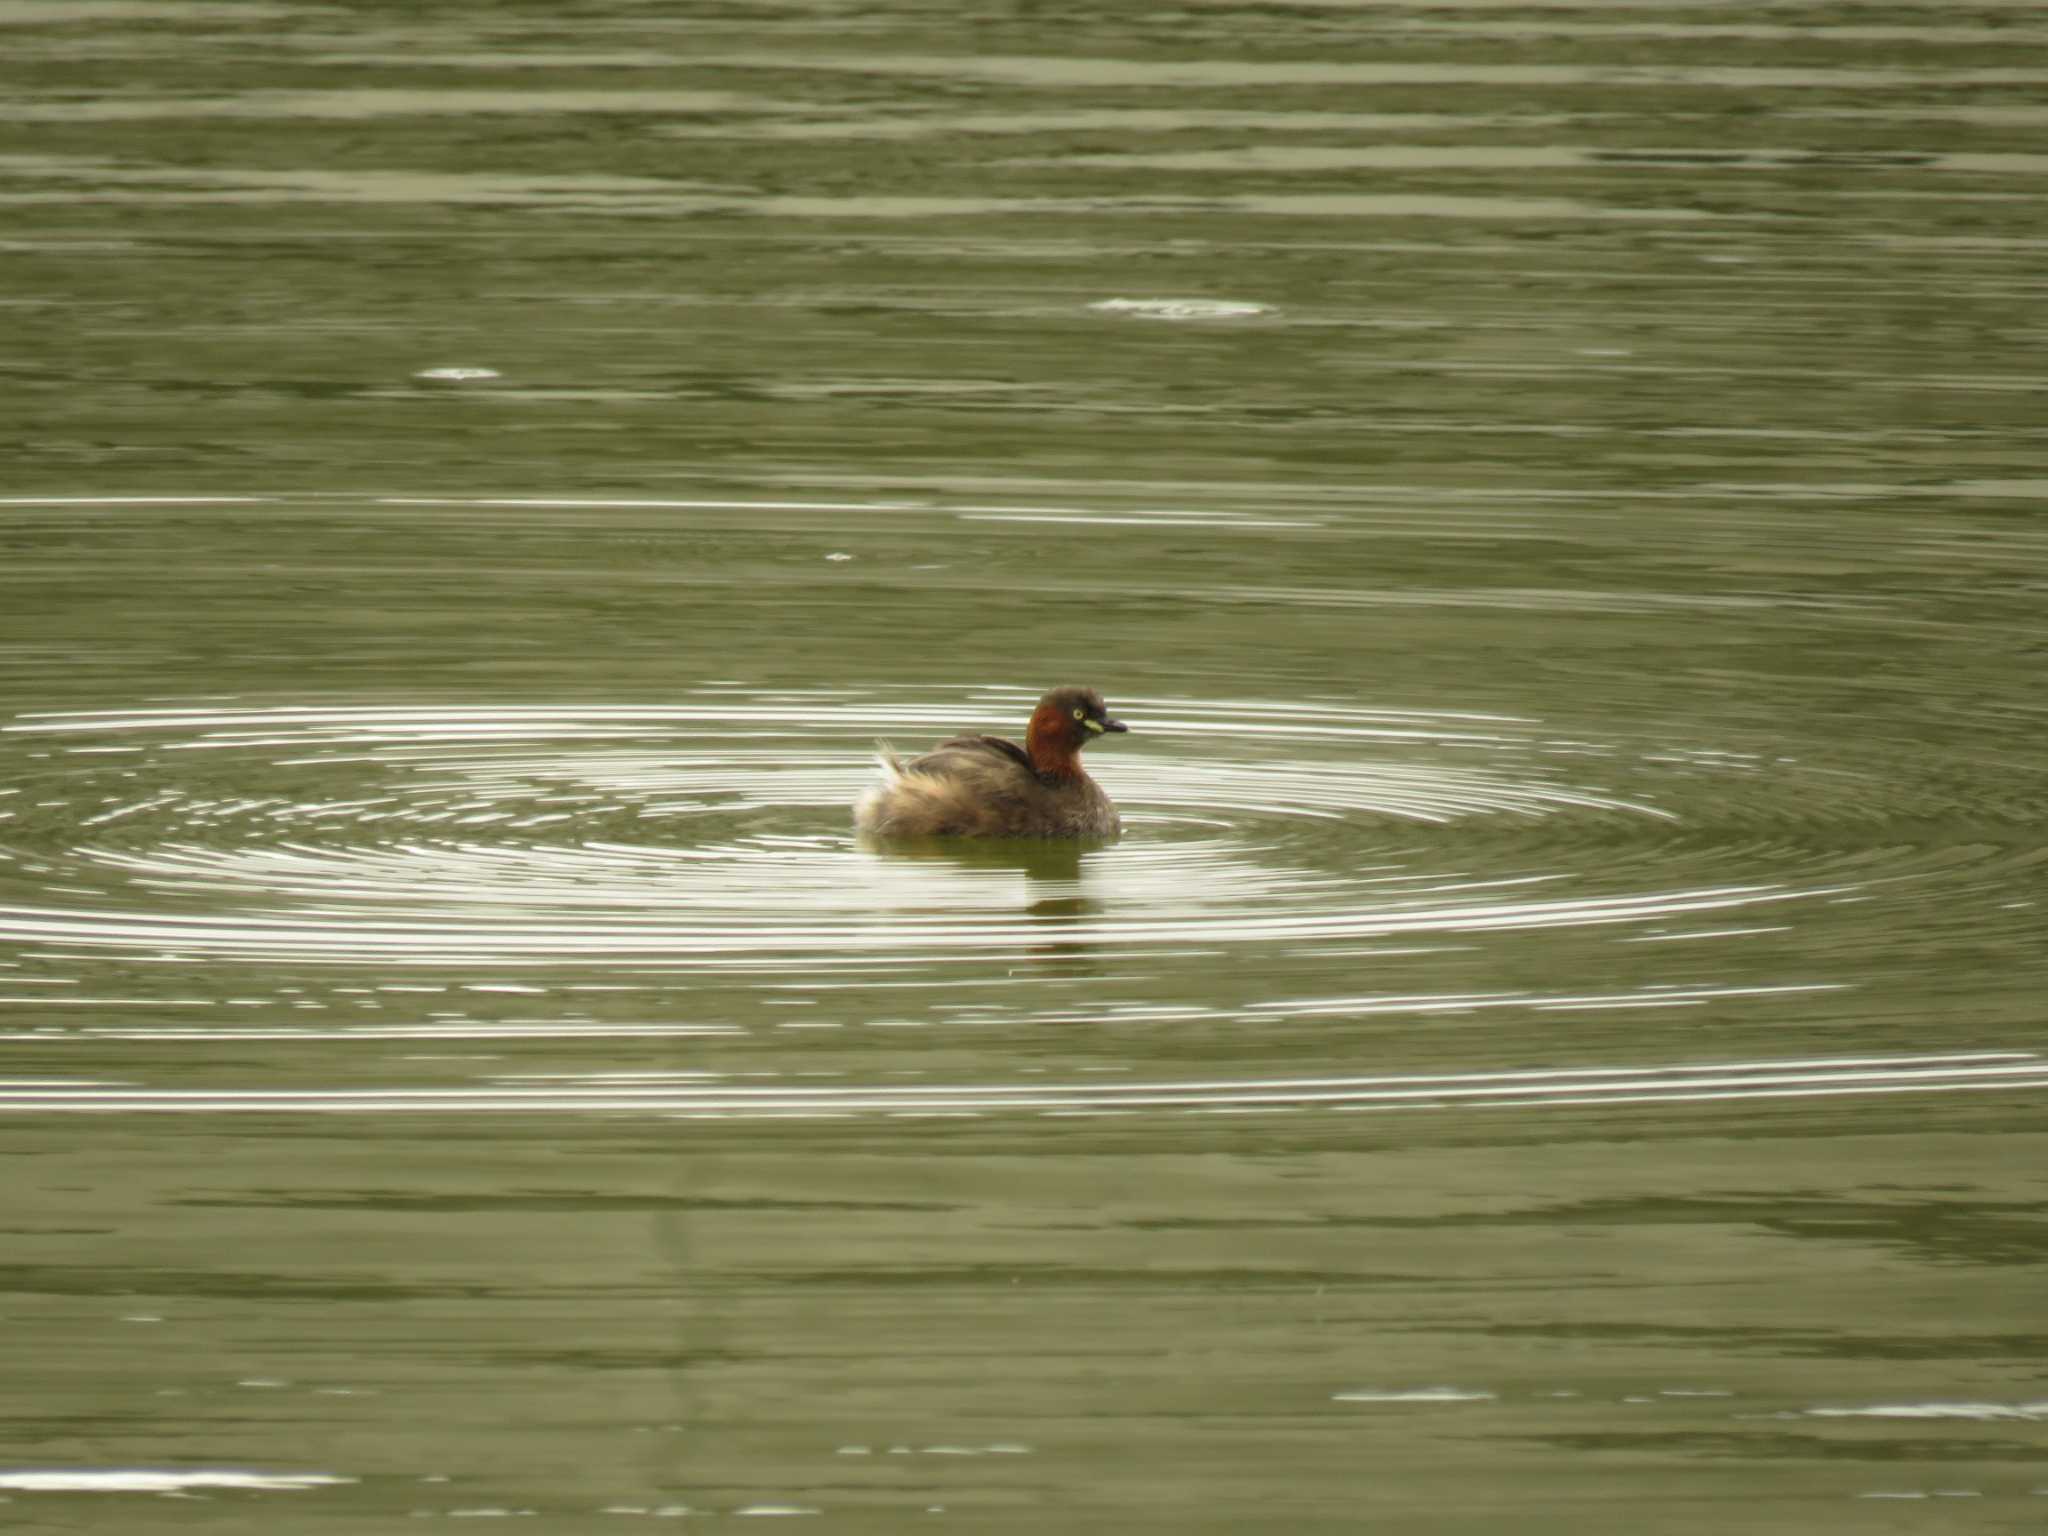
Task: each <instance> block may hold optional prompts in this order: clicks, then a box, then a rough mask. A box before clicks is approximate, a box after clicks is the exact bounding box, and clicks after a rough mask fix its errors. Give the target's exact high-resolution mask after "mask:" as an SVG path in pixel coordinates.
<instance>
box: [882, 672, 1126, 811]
mask: <svg viewBox="0 0 2048 1536" xmlns="http://www.w3.org/2000/svg"><path fill="white" fill-rule="evenodd" d="M1128 729H1129V727H1128V726H1126V725H1125V724H1124V723H1123V722H1122V721H1121V720H1112V719H1110V717H1109V710H1108V708H1107V706H1105V705H1104V704H1103V702H1102V695H1101V694H1099V693H1097V692H1096V691H1095V690H1094V689H1093V688H1055V689H1053V691H1052V692H1051V693H1048V694H1047V695H1046V696H1045V697H1044V698H1042V699H1040V700H1039V701H1038V707H1037V708H1036V709H1035V710H1033V711H1032V712H1031V723H1030V724H1029V725H1028V726H1026V727H1025V731H1024V745H1023V746H1021V747H1020V746H1018V745H1017V744H1016V743H1015V742H1014V741H1006V740H1004V739H1003V738H1002V737H1000V736H955V737H954V738H953V739H952V740H951V741H942V742H940V743H939V744H938V745H937V746H936V747H933V748H932V749H931V751H929V752H927V753H925V755H924V756H922V757H917V758H912V759H911V760H910V761H909V762H907V763H906V762H904V761H902V760H901V759H900V758H898V757H897V756H896V754H895V753H894V752H892V751H890V750H889V748H888V747H887V746H886V745H885V746H884V747H883V748H882V759H881V761H882V782H881V783H880V784H877V785H876V786H875V787H874V788H873V789H871V790H869V791H868V792H867V793H866V794H864V795H862V796H861V798H860V802H859V804H857V805H855V806H854V808H853V824H854V826H856V827H857V828H859V829H860V830H861V831H863V832H866V833H869V834H870V835H872V836H875V837H1115V836H1116V835H1117V834H1118V833H1120V832H1122V831H1123V819H1122V818H1121V817H1119V816H1118V815H1117V813H1116V807H1115V806H1114V805H1112V804H1110V800H1109V796H1107V795H1105V794H1104V793H1103V792H1102V786H1101V785H1100V784H1097V783H1096V782H1095V781H1094V780H1093V779H1091V778H1089V777H1088V773H1087V770H1086V769H1084V768H1083V767H1082V766H1081V749H1082V748H1083V747H1085V746H1086V745H1087V744H1088V743H1089V742H1091V741H1093V740H1094V739H1095V738H1096V737H1097V736H1100V735H1103V734H1104V733H1106V732H1112V731H1124V730H1128Z"/></svg>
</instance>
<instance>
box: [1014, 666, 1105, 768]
mask: <svg viewBox="0 0 2048 1536" xmlns="http://www.w3.org/2000/svg"><path fill="white" fill-rule="evenodd" d="M1129 729H1130V727H1129V726H1127V725H1125V724H1124V723H1123V721H1121V720H1112V719H1110V717H1109V706H1108V705H1106V704H1104V703H1103V702H1102V695H1101V694H1099V693H1097V692H1096V691H1095V690H1094V689H1093V688H1055V689H1053V691H1052V692H1051V693H1048V694H1047V695H1046V696H1045V697H1044V698H1042V699H1040V700H1039V701H1038V708H1036V709H1034V710H1033V711H1032V712H1031V723H1030V724H1029V725H1028V726H1026V727H1025V730H1024V751H1025V753H1026V755H1027V756H1029V757H1030V759H1031V766H1032V767H1033V768H1034V769H1036V770H1037V771H1038V774H1039V776H1040V777H1041V778H1046V779H1067V778H1073V777H1075V776H1076V775H1078V774H1079V773H1080V772H1081V749H1082V748H1083V747H1085V746H1087V745H1088V743H1089V742H1091V741H1093V740H1094V739H1095V738H1096V737H1098V736H1100V735H1102V734H1103V733H1104V732H1105V731H1125V730H1129Z"/></svg>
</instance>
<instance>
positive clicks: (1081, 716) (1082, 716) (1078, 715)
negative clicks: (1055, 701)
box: [1074, 709, 1088, 720]
mask: <svg viewBox="0 0 2048 1536" xmlns="http://www.w3.org/2000/svg"><path fill="white" fill-rule="evenodd" d="M1074 718H1075V719H1076V720H1086V719H1087V718H1088V711H1087V710H1085V709H1077V710H1075V711H1074Z"/></svg>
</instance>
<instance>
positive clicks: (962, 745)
mask: <svg viewBox="0 0 2048 1536" xmlns="http://www.w3.org/2000/svg"><path fill="white" fill-rule="evenodd" d="M955 754H958V756H955ZM940 756H946V757H952V758H953V761H952V762H951V763H947V764H941V763H934V762H933V761H932V759H934V758H936V757H940ZM990 759H993V760H994V761H996V762H999V763H1000V762H1011V763H1015V764H1016V765H1017V766H1018V767H1019V768H1022V769H1023V770H1024V771H1025V772H1026V773H1032V774H1034V777H1035V772H1034V770H1033V769H1032V766H1031V758H1030V755H1029V754H1028V753H1026V752H1025V750H1024V749H1023V748H1022V747H1020V746H1018V745H1017V743H1015V742H1014V741H1006V740H1005V739H1004V738H1002V737H1001V736H955V737H954V738H953V739H952V740H951V741H942V742H940V743H939V744H938V745H937V746H936V747H933V748H932V749H931V751H929V752H927V753H926V754H925V755H924V756H923V757H921V758H919V759H918V760H917V761H916V762H915V763H912V764H911V765H910V766H911V768H912V769H914V770H916V771H919V772H928V773H946V772H951V771H957V770H958V769H960V768H963V767H965V766H966V764H967V763H970V762H980V763H986V762H987V761H989V760H990ZM924 765H929V766H924Z"/></svg>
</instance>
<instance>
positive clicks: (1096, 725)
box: [1081, 715, 1130, 736]
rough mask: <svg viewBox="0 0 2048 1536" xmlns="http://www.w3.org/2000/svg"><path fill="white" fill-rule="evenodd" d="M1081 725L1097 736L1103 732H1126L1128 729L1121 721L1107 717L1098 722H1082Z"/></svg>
mask: <svg viewBox="0 0 2048 1536" xmlns="http://www.w3.org/2000/svg"><path fill="white" fill-rule="evenodd" d="M1081 723H1082V724H1083V725H1085V726H1087V727H1088V729H1089V730H1091V731H1093V732H1095V733H1096V734H1097V735H1098V736H1099V735H1101V734H1102V733H1103V732H1104V731H1128V730H1129V729H1130V727H1129V726H1128V725H1125V724H1124V723H1123V721H1121V720H1112V719H1110V718H1109V716H1107V715H1104V716H1103V717H1102V718H1101V719H1100V720H1083V721H1082V722H1081Z"/></svg>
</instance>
